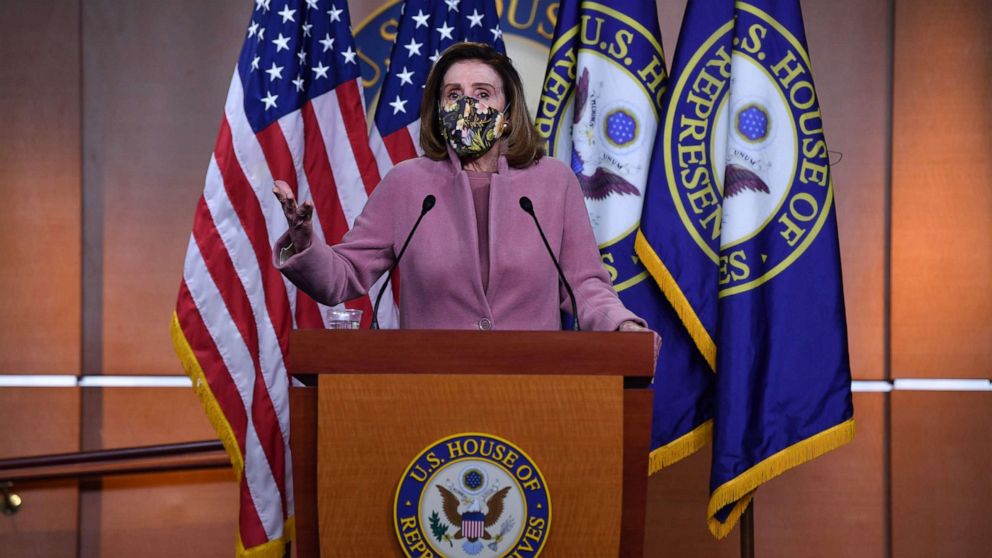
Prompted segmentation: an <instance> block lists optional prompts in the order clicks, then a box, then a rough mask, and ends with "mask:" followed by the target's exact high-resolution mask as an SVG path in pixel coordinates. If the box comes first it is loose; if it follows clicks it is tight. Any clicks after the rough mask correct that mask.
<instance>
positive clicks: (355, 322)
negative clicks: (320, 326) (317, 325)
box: [327, 308, 362, 329]
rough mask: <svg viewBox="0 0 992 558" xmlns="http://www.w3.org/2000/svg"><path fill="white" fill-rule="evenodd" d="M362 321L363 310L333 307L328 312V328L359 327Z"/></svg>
mask: <svg viewBox="0 0 992 558" xmlns="http://www.w3.org/2000/svg"><path fill="white" fill-rule="evenodd" d="M361 323H362V311H361V310H350V309H348V308H340V309H339V308H331V309H330V310H328V312H327V329H358V328H359V326H360V325H361Z"/></svg>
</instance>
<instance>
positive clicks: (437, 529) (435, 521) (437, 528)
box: [428, 511, 455, 547]
mask: <svg viewBox="0 0 992 558" xmlns="http://www.w3.org/2000/svg"><path fill="white" fill-rule="evenodd" d="M428 520H429V521H430V524H431V533H432V534H433V535H434V538H435V539H437V541H438V542H442V541H448V545H450V546H452V547H454V546H455V545H454V544H453V543H452V542H451V536H450V535H448V529H450V528H451V525H448V524H447V523H442V522H441V516H439V515H438V514H437V511H434V512H431V516H430V517H429V518H428Z"/></svg>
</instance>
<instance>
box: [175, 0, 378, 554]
mask: <svg viewBox="0 0 992 558" xmlns="http://www.w3.org/2000/svg"><path fill="white" fill-rule="evenodd" d="M368 141H369V139H368V133H367V128H366V123H365V110H364V106H363V101H362V93H361V90H360V83H359V69H358V58H357V53H356V51H355V47H354V41H353V38H352V36H351V31H350V20H349V17H348V10H347V4H346V2H345V1H344V0H306V1H303V0H291V1H288V2H286V1H280V2H270V1H268V0H265V1H257V2H256V3H255V8H254V10H253V11H252V16H251V21H250V23H249V26H248V30H247V34H246V37H245V42H244V46H243V48H242V50H241V55H240V57H239V58H238V63H237V67H236V69H235V71H234V75H233V77H232V79H231V86H230V89H229V91H228V96H227V102H226V105H225V107H224V115H223V118H222V120H221V128H220V133H219V134H218V136H217V142H216V145H215V146H214V151H213V154H212V156H211V158H210V163H209V166H208V168H207V177H206V183H205V186H204V191H203V196H202V197H201V198H200V200H199V203H198V204H197V206H196V214H195V217H194V222H193V232H192V235H191V236H190V241H189V246H188V249H187V253H186V261H185V265H184V268H183V279H182V282H181V284H180V287H179V297H178V301H177V303H176V311H175V314H174V315H173V320H172V338H173V344H174V346H175V349H176V352H177V354H178V355H179V357H180V359H181V360H182V363H183V366H184V367H185V369H186V372H187V374H188V375H189V376H190V378H192V380H193V385H194V388H195V390H196V392H197V394H198V395H199V396H200V399H201V401H202V402H203V405H204V407H205V409H206V411H207V414H208V416H209V417H210V420H211V423H212V424H213V426H214V427H215V429H216V430H217V432H218V435H219V437H220V439H221V441H222V442H223V443H224V446H225V448H226V449H227V452H228V454H229V455H230V457H231V462H232V465H233V467H234V471H235V473H236V475H237V478H238V482H239V486H240V509H239V515H238V544H237V548H238V555H240V556H252V557H256V556H262V557H266V556H282V554H283V549H284V545H285V542H286V541H288V540H289V539H290V538H291V537H292V533H293V480H292V479H293V476H292V464H291V462H290V450H289V448H290V446H289V405H288V384H289V378H288V376H287V374H286V367H285V359H286V354H287V353H286V352H287V341H288V335H289V331H290V329H292V327H293V326H294V325H296V326H299V327H323V326H324V324H325V320H326V318H327V315H326V314H327V313H326V312H325V311H324V310H326V309H325V308H322V307H320V306H318V305H317V304H316V303H314V301H313V300H311V299H309V298H308V297H306V296H305V295H303V294H302V293H298V292H297V291H296V289H295V288H294V287H293V285H291V284H290V283H289V282H287V281H286V280H285V279H284V278H283V277H282V276H281V274H280V273H279V272H278V271H277V270H276V269H275V268H274V267H273V266H272V254H271V246H272V245H273V243H274V242H275V240H276V239H277V238H278V237H279V236H280V235H281V234H282V233H283V232H284V231H285V230H286V227H287V225H286V218H285V217H284V216H283V213H282V210H281V208H280V206H279V203H278V201H277V200H276V198H275V196H273V194H272V186H273V181H274V180H275V179H282V180H285V181H287V182H288V183H289V184H290V186H291V187H292V189H293V190H294V192H295V194H296V196H297V199H299V200H300V201H301V203H302V202H303V201H306V200H312V201H313V203H314V206H315V212H314V217H313V220H314V233H315V234H316V235H317V238H315V240H314V241H315V242H324V241H325V240H326V241H327V242H330V243H332V244H333V243H336V242H339V241H340V240H341V237H342V236H343V235H344V233H345V232H346V231H347V230H348V229H349V227H350V226H351V224H352V223H353V222H354V219H355V217H356V216H357V215H358V213H359V212H360V211H361V209H362V207H363V206H364V204H365V201H366V200H367V199H368V195H369V192H371V190H372V188H374V187H375V185H376V184H377V183H378V181H379V174H378V170H377V167H376V164H375V161H374V159H373V156H372V152H371V149H370V147H369V143H368ZM376 290H377V288H376V289H373V294H374V293H375V292H376ZM388 297H389V295H388V293H387V301H386V304H385V305H384V306H385V307H386V309H385V310H383V315H381V316H380V320H381V321H384V322H387V323H388V322H389V321H390V320H391V319H393V318H391V317H390V316H391V315H392V309H391V307H392V304H391V299H389V298H388ZM348 306H349V307H353V308H362V309H365V310H366V312H365V316H364V320H365V321H366V322H367V321H368V320H369V319H370V318H371V316H370V305H369V301H368V297H367V296H366V297H362V298H361V299H358V300H355V301H351V302H349V303H348Z"/></svg>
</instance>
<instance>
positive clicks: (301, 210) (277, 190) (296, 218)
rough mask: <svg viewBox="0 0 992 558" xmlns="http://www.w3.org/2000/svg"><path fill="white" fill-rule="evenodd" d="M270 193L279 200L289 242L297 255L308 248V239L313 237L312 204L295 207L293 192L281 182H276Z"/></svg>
mask: <svg viewBox="0 0 992 558" xmlns="http://www.w3.org/2000/svg"><path fill="white" fill-rule="evenodd" d="M272 193H273V194H275V195H276V198H278V199H279V204H280V205H282V212H283V214H285V215H286V222H287V223H288V224H289V240H290V241H291V242H292V243H293V249H294V251H295V252H297V253H299V252H302V251H303V250H305V249H306V248H307V247H308V246H310V238H311V237H312V236H313V224H312V221H311V218H312V217H313V204H312V203H310V202H309V201H306V202H304V203H303V205H302V206H300V205H297V203H296V198H295V197H294V196H293V190H292V188H290V187H289V184H287V183H285V182H284V181H282V180H276V183H275V186H273V188H272Z"/></svg>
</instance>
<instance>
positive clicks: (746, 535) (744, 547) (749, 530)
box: [741, 498, 754, 558]
mask: <svg viewBox="0 0 992 558" xmlns="http://www.w3.org/2000/svg"><path fill="white" fill-rule="evenodd" d="M741 558H754V498H751V502H750V503H749V504H748V505H747V509H745V510H744V513H743V514H742V515H741Z"/></svg>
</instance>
